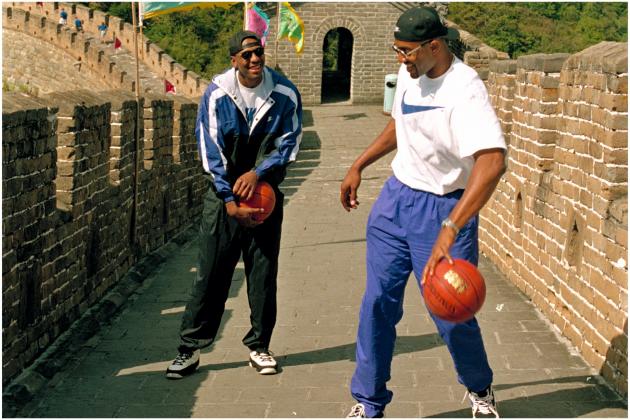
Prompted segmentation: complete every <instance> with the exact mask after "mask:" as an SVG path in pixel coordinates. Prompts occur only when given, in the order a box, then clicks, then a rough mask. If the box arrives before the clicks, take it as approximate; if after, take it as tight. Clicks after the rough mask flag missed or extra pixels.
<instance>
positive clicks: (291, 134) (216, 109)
mask: <svg viewBox="0 0 630 420" xmlns="http://www.w3.org/2000/svg"><path fill="white" fill-rule="evenodd" d="M236 77H237V70H235V69H233V68H231V69H229V70H227V71H226V72H225V73H222V74H219V75H217V76H215V77H214V78H213V79H212V83H211V84H210V86H208V88H207V89H206V91H205V93H204V94H203V97H202V98H201V102H200V104H199V111H198V114H197V122H196V128H195V135H196V136H197V146H198V147H199V157H200V158H201V162H202V164H203V168H204V170H205V171H206V172H207V173H209V174H210V175H212V177H213V179H214V186H215V188H216V193H217V196H218V197H219V198H221V199H223V201H225V202H228V201H232V200H234V195H233V194H232V186H233V185H234V182H236V180H237V179H238V177H239V176H241V175H242V174H244V173H245V172H248V171H250V170H252V169H253V170H255V171H256V174H257V175H258V178H259V179H260V180H265V181H267V182H269V183H270V184H272V185H275V186H277V185H278V184H280V182H282V180H284V176H285V174H286V166H287V165H288V164H289V163H290V162H293V161H294V160H295V157H296V155H297V152H298V148H299V146H300V141H301V140H302V99H301V97H300V93H299V92H298V90H297V88H296V87H295V86H294V85H293V83H291V82H290V81H289V80H288V79H287V78H285V77H283V76H281V75H280V74H279V73H277V72H275V71H273V70H272V69H270V68H268V67H265V68H264V78H263V82H262V83H263V91H264V94H263V97H264V98H265V102H264V103H263V104H262V105H261V106H260V107H259V108H257V109H256V111H255V113H254V118H253V121H252V124H251V127H250V126H248V124H247V114H246V107H245V103H244V102H243V100H242V98H241V96H240V93H239V89H238V81H237V79H236Z"/></svg>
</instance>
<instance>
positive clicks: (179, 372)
mask: <svg viewBox="0 0 630 420" xmlns="http://www.w3.org/2000/svg"><path fill="white" fill-rule="evenodd" d="M200 354H201V352H200V351H199V350H195V351H193V352H190V353H188V352H184V353H179V354H178V355H177V357H176V358H175V360H173V363H171V365H170V366H169V367H168V369H166V377H167V378H169V379H182V378H183V377H184V376H186V375H190V374H191V373H193V372H194V371H195V370H196V369H197V367H198V366H199V355H200Z"/></svg>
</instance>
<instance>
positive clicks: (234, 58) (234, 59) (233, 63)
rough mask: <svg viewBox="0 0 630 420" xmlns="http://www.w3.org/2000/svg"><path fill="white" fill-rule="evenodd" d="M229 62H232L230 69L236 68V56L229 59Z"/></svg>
mask: <svg viewBox="0 0 630 420" xmlns="http://www.w3.org/2000/svg"><path fill="white" fill-rule="evenodd" d="M230 61H231V62H232V67H233V68H236V67H237V62H236V56H235V55H233V56H231V57H230Z"/></svg>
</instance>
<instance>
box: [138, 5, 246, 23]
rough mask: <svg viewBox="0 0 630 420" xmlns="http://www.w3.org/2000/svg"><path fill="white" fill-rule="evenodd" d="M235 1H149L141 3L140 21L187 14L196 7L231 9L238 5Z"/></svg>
mask: <svg viewBox="0 0 630 420" xmlns="http://www.w3.org/2000/svg"><path fill="white" fill-rule="evenodd" d="M237 3H238V2H234V1H224V2H210V3H208V2H201V1H196V2H187V1H147V2H140V16H141V18H140V21H141V22H142V20H143V19H151V18H153V17H156V16H160V15H165V14H167V13H173V12H185V11H188V10H192V9H194V8H196V7H199V8H213V7H221V8H223V9H229V8H230V7H232V5H234V4H237Z"/></svg>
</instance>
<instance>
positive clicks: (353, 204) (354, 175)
mask: <svg viewBox="0 0 630 420" xmlns="http://www.w3.org/2000/svg"><path fill="white" fill-rule="evenodd" d="M359 185H361V172H360V171H359V170H358V169H355V168H354V167H351V168H350V169H349V170H348V173H347V174H346V177H345V178H344V179H343V181H342V182H341V192H340V197H339V198H340V200H341V205H342V206H343V208H344V209H346V211H350V209H356V208H357V207H358V206H359V201H358V200H357V190H358V189H359Z"/></svg>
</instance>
